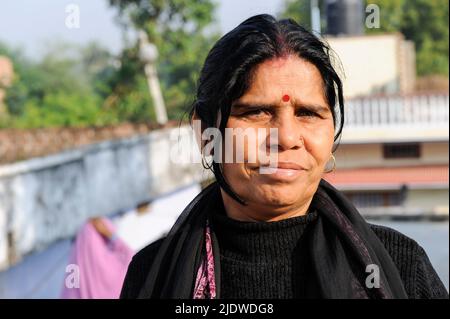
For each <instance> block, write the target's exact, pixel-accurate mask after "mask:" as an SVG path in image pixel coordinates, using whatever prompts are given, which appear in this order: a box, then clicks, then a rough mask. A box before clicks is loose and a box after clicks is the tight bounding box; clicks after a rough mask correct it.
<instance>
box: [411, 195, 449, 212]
mask: <svg viewBox="0 0 450 319" xmlns="http://www.w3.org/2000/svg"><path fill="white" fill-rule="evenodd" d="M405 206H406V207H413V208H418V209H420V208H423V209H426V210H428V211H429V210H432V211H435V212H438V211H440V212H442V211H446V212H447V214H448V207H449V193H448V189H410V190H409V191H408V193H407V196H406V200H405Z"/></svg>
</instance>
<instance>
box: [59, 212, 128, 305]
mask: <svg viewBox="0 0 450 319" xmlns="http://www.w3.org/2000/svg"><path fill="white" fill-rule="evenodd" d="M102 221H103V223H104V224H105V225H106V227H107V228H108V229H109V230H110V231H111V232H112V233H114V231H115V228H114V225H113V224H112V223H111V222H110V221H109V220H108V219H106V218H102ZM133 255H134V252H133V251H132V250H131V249H130V248H129V247H128V246H127V245H126V244H125V243H124V242H123V241H122V240H121V239H120V238H117V237H116V238H114V239H113V240H109V239H107V238H105V237H104V236H102V235H101V234H99V233H98V232H97V230H96V229H95V228H94V226H93V225H92V224H91V223H90V222H87V223H86V224H84V225H83V227H82V228H81V229H80V231H79V232H78V234H77V237H76V241H75V243H74V245H73V247H72V252H71V256H70V259H69V264H74V265H77V266H78V267H77V269H78V270H79V272H78V274H79V277H78V278H79V281H78V283H79V285H78V286H79V288H76V287H73V288H70V287H67V283H66V280H67V276H69V275H73V274H75V272H74V273H73V274H71V273H70V272H69V273H66V276H65V278H64V279H65V280H64V285H63V291H62V294H61V298H65V299H96V298H99V299H116V298H119V295H120V291H121V289H122V284H123V281H124V278H125V274H126V271H127V269H128V265H129V263H130V261H131V258H132V257H133ZM72 286H73V285H72Z"/></svg>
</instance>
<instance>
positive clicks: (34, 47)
mask: <svg viewBox="0 0 450 319" xmlns="http://www.w3.org/2000/svg"><path fill="white" fill-rule="evenodd" d="M216 1H217V2H218V8H217V11H216V17H217V21H218V28H219V30H220V31H222V32H224V33H225V32H227V31H229V30H231V29H232V28H234V27H235V26H236V25H238V24H239V23H240V22H242V21H243V20H245V19H246V18H248V17H250V16H252V15H255V14H259V13H270V14H277V13H278V12H279V10H280V8H281V6H282V4H283V0H259V1H258V0H246V1H243V0H216ZM70 4H75V5H77V6H78V8H79V28H69V27H67V26H66V22H67V21H68V19H69V18H70V16H71V13H73V12H74V11H72V10H70V7H67V6H68V5H70ZM66 9H69V12H66ZM115 16H116V10H115V9H114V8H111V7H109V6H108V2H107V0H71V1H70V0H14V1H10V0H1V1H0V42H3V43H6V44H7V45H8V46H11V47H14V48H22V49H23V50H24V52H25V54H26V55H27V56H29V57H31V58H39V57H40V56H42V55H43V54H44V52H45V50H46V48H47V47H48V46H49V44H51V43H52V42H57V41H60V40H61V41H63V42H69V43H75V44H85V43H88V42H90V41H96V42H99V43H101V44H102V45H103V46H105V47H106V48H108V49H109V50H110V51H111V52H113V53H117V52H119V51H120V49H121V48H122V46H123V39H122V33H121V31H120V28H119V26H118V25H117V24H116V23H115V21H114V17H115ZM73 21H74V20H70V19H69V23H70V22H73Z"/></svg>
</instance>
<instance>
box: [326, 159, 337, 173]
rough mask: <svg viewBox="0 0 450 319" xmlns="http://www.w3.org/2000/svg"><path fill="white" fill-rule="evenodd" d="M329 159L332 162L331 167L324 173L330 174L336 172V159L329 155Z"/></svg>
mask: <svg viewBox="0 0 450 319" xmlns="http://www.w3.org/2000/svg"><path fill="white" fill-rule="evenodd" d="M331 159H332V160H333V167H332V168H331V170H326V171H325V173H331V172H334V171H335V170H336V157H334V155H333V154H331Z"/></svg>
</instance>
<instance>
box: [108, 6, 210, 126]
mask: <svg viewBox="0 0 450 319" xmlns="http://www.w3.org/2000/svg"><path fill="white" fill-rule="evenodd" d="M110 4H111V5H112V6H114V7H116V8H117V9H118V12H119V17H120V18H121V21H122V23H123V25H125V26H127V27H132V28H134V29H136V30H143V31H145V32H146V34H147V36H148V38H149V41H150V42H152V43H154V44H155V45H156V47H157V48H158V51H159V58H158V61H157V69H158V74H159V77H160V80H161V87H162V91H163V96H164V100H165V102H166V106H167V111H168V115H169V118H171V119H179V118H180V117H181V115H183V114H184V111H185V109H186V106H187V105H189V103H190V102H191V100H192V97H193V95H194V93H195V89H196V83H197V78H198V73H199V71H200V68H201V66H202V64H203V61H204V59H205V57H206V54H207V53H208V51H209V48H210V47H211V46H212V44H213V43H214V41H215V40H216V39H217V38H218V36H217V34H214V33H212V32H211V30H208V28H207V27H208V26H210V25H211V24H212V23H213V22H214V8H215V3H214V2H213V1H211V0H110ZM143 79H144V68H143V66H142V64H141V62H140V61H139V52H138V46H137V44H136V45H134V46H130V47H129V48H127V49H126V50H125V51H124V52H123V54H122V56H121V67H120V69H119V71H118V72H117V74H116V76H114V77H113V78H112V79H111V81H110V84H111V87H112V91H113V94H112V97H111V98H110V99H109V100H108V102H113V103H108V105H110V107H111V108H116V107H117V105H118V104H120V103H122V104H124V103H126V102H125V101H127V100H128V101H130V97H129V95H133V96H134V97H135V99H137V100H139V101H140V102H141V103H143V102H144V101H145V100H146V99H147V98H146V97H144V94H145V95H148V94H149V93H148V90H147V89H145V91H140V90H139V88H141V89H144V86H143V85H142V83H143ZM127 96H128V97H127ZM135 99H132V98H131V101H130V103H133V100H135ZM146 103H148V104H147V107H150V106H151V101H149V102H146ZM125 105H126V104H125ZM129 107H130V108H133V105H130V106H129ZM142 111H144V110H142ZM144 113H145V114H147V115H149V114H150V113H149V112H144ZM139 118H140V116H139V114H136V116H135V118H134V120H136V119H139Z"/></svg>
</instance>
